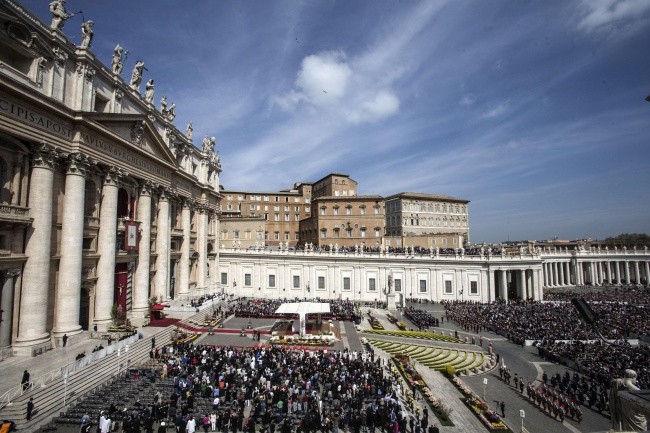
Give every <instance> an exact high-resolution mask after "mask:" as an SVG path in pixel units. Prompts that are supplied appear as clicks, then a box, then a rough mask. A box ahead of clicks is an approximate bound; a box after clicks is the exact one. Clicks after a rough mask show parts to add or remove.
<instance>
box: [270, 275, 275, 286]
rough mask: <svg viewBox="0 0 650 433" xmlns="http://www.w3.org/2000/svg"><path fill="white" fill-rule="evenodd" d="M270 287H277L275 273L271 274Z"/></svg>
mask: <svg viewBox="0 0 650 433" xmlns="http://www.w3.org/2000/svg"><path fill="white" fill-rule="evenodd" d="M269 287H275V275H269Z"/></svg>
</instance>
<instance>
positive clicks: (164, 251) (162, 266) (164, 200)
mask: <svg viewBox="0 0 650 433" xmlns="http://www.w3.org/2000/svg"><path fill="white" fill-rule="evenodd" d="M170 218H171V217H170V213H169V197H168V195H167V191H165V190H161V191H160V198H159V199H158V217H157V218H156V221H157V225H156V275H155V276H154V287H155V295H156V297H157V298H162V299H165V298H166V297H167V295H168V293H169V289H168V287H167V286H168V285H169V242H170V229H169V226H170Z"/></svg>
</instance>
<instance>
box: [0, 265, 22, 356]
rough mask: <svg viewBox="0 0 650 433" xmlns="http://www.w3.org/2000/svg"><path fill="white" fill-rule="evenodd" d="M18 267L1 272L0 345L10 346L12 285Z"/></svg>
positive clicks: (18, 271)
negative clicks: (0, 315) (0, 313)
mask: <svg viewBox="0 0 650 433" xmlns="http://www.w3.org/2000/svg"><path fill="white" fill-rule="evenodd" d="M18 275H20V269H8V270H6V271H4V272H3V275H2V278H3V280H4V281H3V282H2V297H1V298H0V308H1V309H2V322H0V347H8V346H11V325H12V323H13V318H14V285H15V282H16V277H17V276H18Z"/></svg>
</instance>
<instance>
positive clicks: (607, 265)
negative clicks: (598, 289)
mask: <svg viewBox="0 0 650 433" xmlns="http://www.w3.org/2000/svg"><path fill="white" fill-rule="evenodd" d="M605 269H606V270H607V284H609V285H610V286H611V285H612V267H611V263H610V262H609V260H608V261H607V262H605Z"/></svg>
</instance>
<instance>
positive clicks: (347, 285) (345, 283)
mask: <svg viewBox="0 0 650 433" xmlns="http://www.w3.org/2000/svg"><path fill="white" fill-rule="evenodd" d="M343 290H350V277H343Z"/></svg>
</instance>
